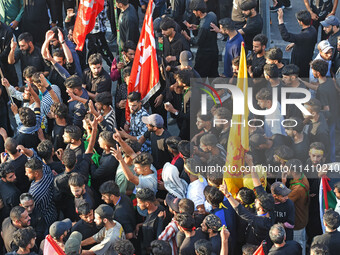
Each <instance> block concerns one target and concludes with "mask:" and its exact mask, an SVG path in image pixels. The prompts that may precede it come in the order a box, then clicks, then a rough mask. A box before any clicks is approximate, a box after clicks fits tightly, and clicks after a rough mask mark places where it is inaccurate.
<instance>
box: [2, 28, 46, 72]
mask: <svg viewBox="0 0 340 255" xmlns="http://www.w3.org/2000/svg"><path fill="white" fill-rule="evenodd" d="M18 43H19V47H20V50H16V48H17V44H18ZM18 43H16V42H14V40H13V39H12V41H11V51H10V52H9V55H8V64H10V65H12V64H15V63H17V62H18V61H19V60H20V67H21V72H23V70H24V69H25V67H27V66H34V67H35V68H36V69H37V71H38V72H43V73H44V75H45V76H47V75H48V73H49V70H48V67H47V65H46V64H45V62H44V60H43V58H42V56H41V53H40V49H39V48H37V47H35V46H34V44H33V37H32V35H31V34H30V33H22V34H21V35H20V36H19V38H18Z"/></svg>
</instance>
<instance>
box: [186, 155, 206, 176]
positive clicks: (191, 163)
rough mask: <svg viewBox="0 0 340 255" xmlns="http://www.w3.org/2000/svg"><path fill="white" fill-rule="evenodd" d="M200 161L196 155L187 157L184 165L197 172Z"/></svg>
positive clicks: (200, 164)
mask: <svg viewBox="0 0 340 255" xmlns="http://www.w3.org/2000/svg"><path fill="white" fill-rule="evenodd" d="M202 164H203V163H202V161H201V159H200V158H198V157H193V158H188V159H186V160H185V162H184V165H185V167H186V168H187V169H188V170H189V171H190V172H192V173H195V174H198V173H199V171H200V166H202Z"/></svg>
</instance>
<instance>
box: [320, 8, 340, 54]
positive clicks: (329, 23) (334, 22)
mask: <svg viewBox="0 0 340 255" xmlns="http://www.w3.org/2000/svg"><path fill="white" fill-rule="evenodd" d="M320 23H321V25H322V26H323V31H325V33H326V34H327V35H329V37H328V42H329V44H330V45H331V46H332V47H333V48H334V49H336V48H337V43H338V36H340V28H339V25H340V21H339V20H338V18H337V17H335V16H334V15H331V16H328V17H327V18H326V19H325V20H324V21H321V22H320Z"/></svg>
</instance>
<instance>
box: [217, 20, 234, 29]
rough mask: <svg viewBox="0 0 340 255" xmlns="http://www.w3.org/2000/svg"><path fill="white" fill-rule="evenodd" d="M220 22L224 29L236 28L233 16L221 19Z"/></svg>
mask: <svg viewBox="0 0 340 255" xmlns="http://www.w3.org/2000/svg"><path fill="white" fill-rule="evenodd" d="M218 23H219V24H220V25H221V26H222V28H223V29H227V30H229V31H234V30H235V22H234V21H233V20H232V19H231V18H224V19H220V20H219V22H218Z"/></svg>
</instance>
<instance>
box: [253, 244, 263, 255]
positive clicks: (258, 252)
mask: <svg viewBox="0 0 340 255" xmlns="http://www.w3.org/2000/svg"><path fill="white" fill-rule="evenodd" d="M264 244H266V242H265V241H263V242H262V243H261V245H260V246H259V248H257V249H256V251H255V252H254V253H253V255H265V253H264V250H263V245H264Z"/></svg>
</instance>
